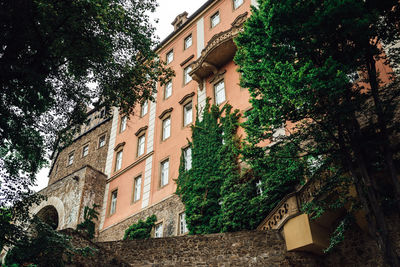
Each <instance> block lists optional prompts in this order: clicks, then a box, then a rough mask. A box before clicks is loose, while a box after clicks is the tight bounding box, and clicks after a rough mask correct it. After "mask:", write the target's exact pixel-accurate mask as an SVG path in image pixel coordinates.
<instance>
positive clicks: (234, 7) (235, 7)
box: [232, 0, 245, 10]
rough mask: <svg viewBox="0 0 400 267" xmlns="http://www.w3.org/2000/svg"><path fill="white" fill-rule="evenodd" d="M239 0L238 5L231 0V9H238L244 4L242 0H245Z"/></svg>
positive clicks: (234, 0)
mask: <svg viewBox="0 0 400 267" xmlns="http://www.w3.org/2000/svg"><path fill="white" fill-rule="evenodd" d="M240 1H242V2H241V3H240V5H238V6H236V5H235V2H236V0H232V5H233V10H236V9H238V8H239V7H241V6H242V5H243V4H244V1H245V0H240Z"/></svg>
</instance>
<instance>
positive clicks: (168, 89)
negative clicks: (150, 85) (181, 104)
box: [164, 81, 172, 99]
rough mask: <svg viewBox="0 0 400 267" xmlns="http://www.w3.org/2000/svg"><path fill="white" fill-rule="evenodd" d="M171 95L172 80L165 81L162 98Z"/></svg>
mask: <svg viewBox="0 0 400 267" xmlns="http://www.w3.org/2000/svg"><path fill="white" fill-rule="evenodd" d="M171 95H172V81H169V82H167V84H166V85H165V89H164V99H167V98H168V97H170V96H171Z"/></svg>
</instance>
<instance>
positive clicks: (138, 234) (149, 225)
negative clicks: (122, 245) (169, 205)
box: [124, 214, 157, 240]
mask: <svg viewBox="0 0 400 267" xmlns="http://www.w3.org/2000/svg"><path fill="white" fill-rule="evenodd" d="M156 221H157V217H156V215H154V214H153V215H151V216H149V217H147V219H146V221H143V220H139V221H138V222H137V223H134V224H132V225H131V226H129V228H128V229H126V231H125V235H124V240H133V239H147V238H150V234H151V229H153V227H154V225H155V222H156Z"/></svg>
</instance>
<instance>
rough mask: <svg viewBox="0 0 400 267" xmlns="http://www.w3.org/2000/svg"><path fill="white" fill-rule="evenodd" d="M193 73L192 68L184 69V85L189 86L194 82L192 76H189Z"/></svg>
mask: <svg viewBox="0 0 400 267" xmlns="http://www.w3.org/2000/svg"><path fill="white" fill-rule="evenodd" d="M191 71H192V67H191V66H188V67H186V68H185V69H184V71H183V72H184V74H183V78H184V83H185V84H187V83H188V82H190V81H191V80H192V76H190V75H189V72H191Z"/></svg>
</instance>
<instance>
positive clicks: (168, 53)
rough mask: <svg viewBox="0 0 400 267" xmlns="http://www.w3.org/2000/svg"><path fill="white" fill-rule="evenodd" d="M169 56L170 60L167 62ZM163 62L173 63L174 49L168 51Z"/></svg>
mask: <svg viewBox="0 0 400 267" xmlns="http://www.w3.org/2000/svg"><path fill="white" fill-rule="evenodd" d="M169 55H171V60H169ZM165 61H166V63H167V64H169V63H171V62H172V61H174V49H171V50H169V51H168V52H167V53H166V54H165Z"/></svg>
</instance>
